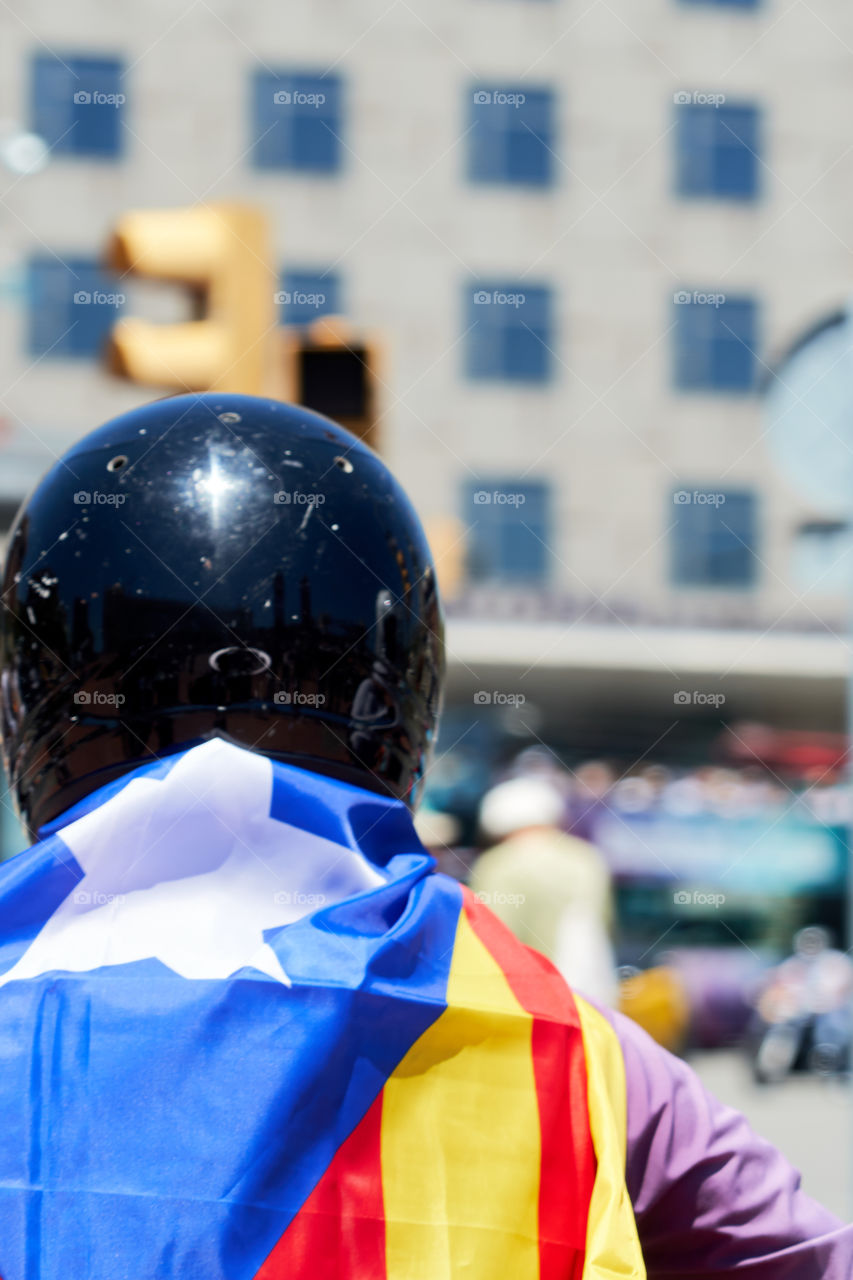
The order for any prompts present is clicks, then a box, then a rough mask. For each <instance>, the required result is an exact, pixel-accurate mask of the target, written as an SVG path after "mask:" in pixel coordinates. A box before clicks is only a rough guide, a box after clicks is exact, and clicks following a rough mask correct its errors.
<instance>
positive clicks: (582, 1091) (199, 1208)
mask: <svg viewBox="0 0 853 1280" xmlns="http://www.w3.org/2000/svg"><path fill="white" fill-rule="evenodd" d="M0 1118H2V1124H0V1277H2V1280H84V1278H85V1280H172V1278H173V1277H174V1278H175V1280H177V1278H180V1280H303V1278H304V1280H333V1278H334V1280H344V1278H346V1277H352V1278H354V1280H445V1278H446V1280H451V1278H456V1277H459V1278H460V1280H462V1278H464V1280H498V1278H499V1277H507V1278H511V1280H587V1278H589V1280H605V1278H606V1280H616V1277H625V1278H627V1277H636V1278H638V1280H639V1278H641V1277H643V1276H644V1275H645V1271H644V1268H643V1263H642V1258H641V1254H640V1247H639V1243H638V1240H637V1233H636V1229H635V1225H634V1219H633V1214H632V1210H631V1205H630V1202H629V1200H628V1196H627V1192H626V1189H625V1181H624V1166H625V1141H626V1137H625V1083H624V1072H623V1065H622V1059H621V1053H620V1050H619V1046H618V1043H617V1041H616V1039H615V1036H614V1035H613V1032H612V1031H611V1029H610V1026H609V1024H608V1023H607V1022H606V1020H605V1019H604V1018H603V1017H602V1016H601V1015H600V1014H599V1013H598V1012H597V1011H596V1010H594V1009H593V1008H592V1007H590V1006H589V1005H587V1004H586V1003H585V1002H584V1001H582V1000H581V999H579V998H576V997H573V996H572V994H571V993H570V992H569V990H568V988H567V987H566V985H565V983H564V982H563V981H562V979H561V978H560V977H559V975H558V974H557V973H556V971H555V970H553V969H552V968H551V967H550V965H548V963H547V962H546V961H545V960H543V959H542V958H541V957H539V956H537V955H536V954H534V953H533V952H530V951H528V950H527V949H526V948H525V947H523V946H521V944H519V943H518V942H516V940H515V939H514V938H513V937H512V935H511V934H510V933H509V932H508V931H507V930H506V929H505V928H504V927H503V925H501V924H500V923H499V922H498V921H497V920H496V919H495V918H494V917H493V916H492V915H491V914H490V912H489V911H488V910H487V908H486V907H485V906H483V905H482V904H481V903H480V902H479V901H477V900H476V899H475V898H474V897H473V896H472V895H470V894H469V893H468V891H467V890H465V889H463V888H461V887H460V886H459V885H458V884H456V882H455V881H452V880H450V879H448V878H446V877H444V876H441V875H437V874H436V873H435V872H434V870H433V862H432V860H431V859H430V858H429V857H428V856H427V855H426V854H425V853H424V852H423V850H422V849H421V848H420V846H419V845H418V842H417V839H416V837H415V835H414V832H413V829H412V825H411V821H410V818H409V816H408V814H407V812H406V810H405V808H404V806H402V805H401V804H399V803H398V802H396V801H392V800H388V799H384V798H383V797H381V796H378V795H373V794H372V793H369V792H366V791H363V790H361V789H359V788H355V787H351V786H348V785H345V784H343V783H339V782H336V781H333V780H330V779H327V778H320V777H317V776H315V775H313V774H311V773H308V772H306V771H303V770H300V769H296V768H292V767H289V766H285V765H279V764H277V763H273V762H271V761H269V760H268V759H265V758H264V757H262V756H259V755H256V754H253V753H250V752H246V751H243V750H241V749H239V748H236V747H234V746H231V745H229V744H226V743H224V742H221V741H213V742H208V743H205V744H203V745H201V746H199V747H196V748H193V749H192V750H190V751H188V752H184V753H182V754H180V755H176V756H173V757H170V758H169V759H168V760H167V761H164V762H158V763H155V764H153V765H151V766H145V767H143V768H142V769H139V770H137V771H136V772H135V773H133V774H132V775H130V776H129V777H126V778H123V779H121V780H119V782H117V783H113V784H111V785H110V786H108V787H106V788H104V789H102V790H101V791H99V792H97V793H95V795H94V796H91V797H89V798H88V799H87V800H86V801H84V802H83V803H82V804H81V805H79V806H77V807H76V808H75V809H74V810H72V811H70V812H69V813H67V814H66V815H64V816H63V818H62V819H61V820H60V821H59V822H58V823H56V824H54V827H53V828H52V829H50V830H47V831H46V832H45V833H44V835H43V838H42V839H41V840H40V841H39V842H38V843H37V844H36V845H34V846H33V848H32V849H30V850H29V851H27V852H26V853H24V854H21V855H19V857H17V858H15V859H13V860H12V861H11V862H9V863H7V864H5V865H4V866H3V867H2V868H0Z"/></svg>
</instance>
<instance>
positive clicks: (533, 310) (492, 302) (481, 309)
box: [465, 283, 553, 382]
mask: <svg viewBox="0 0 853 1280" xmlns="http://www.w3.org/2000/svg"><path fill="white" fill-rule="evenodd" d="M465 301H466V323H465V328H466V330H467V337H466V349H465V372H466V373H467V375H468V377H469V378H493V379H498V380H500V381H503V382H547V381H548V379H549V378H550V376H551V369H552V357H551V351H550V348H551V347H553V335H552V327H553V321H552V310H553V308H552V304H551V290H550V289H548V288H547V287H544V286H541V285H539V286H536V285H529V284H527V283H521V284H497V285H496V284H494V283H486V284H482V283H481V284H475V285H468V286H467V288H466V290H465Z"/></svg>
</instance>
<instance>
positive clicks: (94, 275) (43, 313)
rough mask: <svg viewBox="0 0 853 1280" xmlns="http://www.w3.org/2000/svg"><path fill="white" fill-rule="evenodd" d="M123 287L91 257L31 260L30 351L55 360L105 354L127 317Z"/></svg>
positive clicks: (32, 353)
mask: <svg viewBox="0 0 853 1280" xmlns="http://www.w3.org/2000/svg"><path fill="white" fill-rule="evenodd" d="M120 289H121V285H120V282H119V281H118V280H117V279H116V278H115V277H114V276H111V275H110V274H109V273H108V272H107V271H105V270H104V268H103V267H102V266H101V265H100V263H99V262H98V261H97V260H95V259H89V258H68V259H66V260H65V261H64V262H60V261H59V260H58V259H56V258H51V257H39V258H31V259H30V263H29V326H28V350H29V352H30V354H31V355H36V356H41V355H43V356H49V357H50V358H51V359H80V358H92V357H97V356H99V355H100V354H101V351H102V350H103V347H104V344H105V343H106V340H107V337H108V335H109V332H110V330H111V329H112V327H113V325H114V324H115V322H116V319H117V318H118V316H119V315H120V313H121V306H122V303H123V301H124V295H123V294H122V293H121V292H120Z"/></svg>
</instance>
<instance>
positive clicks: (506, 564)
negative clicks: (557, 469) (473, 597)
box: [462, 480, 551, 584]
mask: <svg viewBox="0 0 853 1280" xmlns="http://www.w3.org/2000/svg"><path fill="white" fill-rule="evenodd" d="M463 503H464V507H463V513H462V517H463V520H464V521H465V525H466V527H468V529H469V533H468V576H469V577H470V578H471V579H472V580H473V581H476V582H519V583H527V584H530V583H537V582H538V583H541V582H544V581H545V579H546V578H547V576H548V567H549V561H550V555H551V553H550V550H549V547H550V544H551V513H550V493H549V489H548V486H547V484H545V483H544V482H543V481H541V480H520V481H515V480H501V481H494V480H485V481H482V482H481V483H477V484H471V483H467V484H466V485H465V490H464V494H463Z"/></svg>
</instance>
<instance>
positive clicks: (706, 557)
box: [671, 488, 757, 587]
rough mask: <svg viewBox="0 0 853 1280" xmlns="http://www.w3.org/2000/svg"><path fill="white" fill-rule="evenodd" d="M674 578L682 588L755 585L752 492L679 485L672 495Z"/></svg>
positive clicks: (754, 532) (754, 508)
mask: <svg viewBox="0 0 853 1280" xmlns="http://www.w3.org/2000/svg"><path fill="white" fill-rule="evenodd" d="M672 501H673V504H674V511H675V517H674V524H673V527H672V531H671V538H672V543H671V546H672V578H673V581H674V583H675V584H676V585H677V586H679V587H751V586H752V585H753V584H754V582H755V579H756V568H757V560H756V555H755V546H756V500H755V495H754V494H753V493H750V492H749V491H748V490H728V491H726V492H718V491H713V490H711V489H708V488H702V489H688V488H684V489H679V490H677V491H676V492H674V493H673V495H672Z"/></svg>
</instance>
